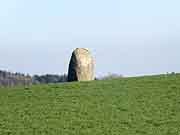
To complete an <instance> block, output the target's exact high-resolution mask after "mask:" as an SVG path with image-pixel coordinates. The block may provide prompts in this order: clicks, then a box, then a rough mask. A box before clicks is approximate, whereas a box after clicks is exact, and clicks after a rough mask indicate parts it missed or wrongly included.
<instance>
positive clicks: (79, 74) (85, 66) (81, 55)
mask: <svg viewBox="0 0 180 135" xmlns="http://www.w3.org/2000/svg"><path fill="white" fill-rule="evenodd" d="M91 80H94V60H93V57H92V56H91V53H90V52H89V50H88V49H85V48H77V49H75V50H74V52H73V53H72V56H71V60H70V63H69V71H68V81H91Z"/></svg>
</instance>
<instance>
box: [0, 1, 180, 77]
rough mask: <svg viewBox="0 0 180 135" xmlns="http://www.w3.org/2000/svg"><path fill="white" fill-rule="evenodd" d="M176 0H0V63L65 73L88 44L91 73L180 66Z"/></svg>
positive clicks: (144, 71) (137, 72)
mask: <svg viewBox="0 0 180 135" xmlns="http://www.w3.org/2000/svg"><path fill="white" fill-rule="evenodd" d="M179 5H180V1H179V0H149V1H146V0H0V69H3V70H9V71H13V72H16V71H17V72H23V73H30V74H45V73H57V74H62V73H66V72H67V69H68V63H69V59H70V56H71V53H72V51H73V49H74V48H77V47H85V48H89V49H90V50H91V52H92V53H93V56H94V57H95V60H96V75H97V76H99V75H104V74H107V73H117V74H123V75H125V76H135V75H146V74H159V73H166V72H172V71H174V72H180V8H179Z"/></svg>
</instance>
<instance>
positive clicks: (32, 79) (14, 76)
mask: <svg viewBox="0 0 180 135" xmlns="http://www.w3.org/2000/svg"><path fill="white" fill-rule="evenodd" d="M66 81H67V75H66V74H63V75H51V74H47V75H34V76H30V75H26V74H22V73H11V72H7V71H2V70H0V86H5V87H6V86H10V87H12V86H18V85H21V86H22V85H23V86H28V85H32V84H46V83H61V82H66Z"/></svg>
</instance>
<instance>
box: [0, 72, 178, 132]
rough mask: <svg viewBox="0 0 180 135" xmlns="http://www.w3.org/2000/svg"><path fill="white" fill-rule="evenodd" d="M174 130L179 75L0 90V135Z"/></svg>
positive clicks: (176, 125)
mask: <svg viewBox="0 0 180 135" xmlns="http://www.w3.org/2000/svg"><path fill="white" fill-rule="evenodd" d="M179 134H180V75H179V74H176V75H159V76H147V77H135V78H121V79H115V80H106V81H92V82H82V83H77V82H76V83H65V84H50V85H36V86H31V87H30V88H22V87H19V88H18V87H16V88H9V89H8V88H1V89H0V135H179Z"/></svg>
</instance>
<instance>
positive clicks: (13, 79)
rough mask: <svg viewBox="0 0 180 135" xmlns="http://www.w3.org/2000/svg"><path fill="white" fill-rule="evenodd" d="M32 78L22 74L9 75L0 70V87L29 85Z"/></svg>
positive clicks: (9, 73)
mask: <svg viewBox="0 0 180 135" xmlns="http://www.w3.org/2000/svg"><path fill="white" fill-rule="evenodd" d="M31 84H32V77H31V76H30V75H25V74H22V73H11V72H7V71H1V70H0V86H15V85H31Z"/></svg>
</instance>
